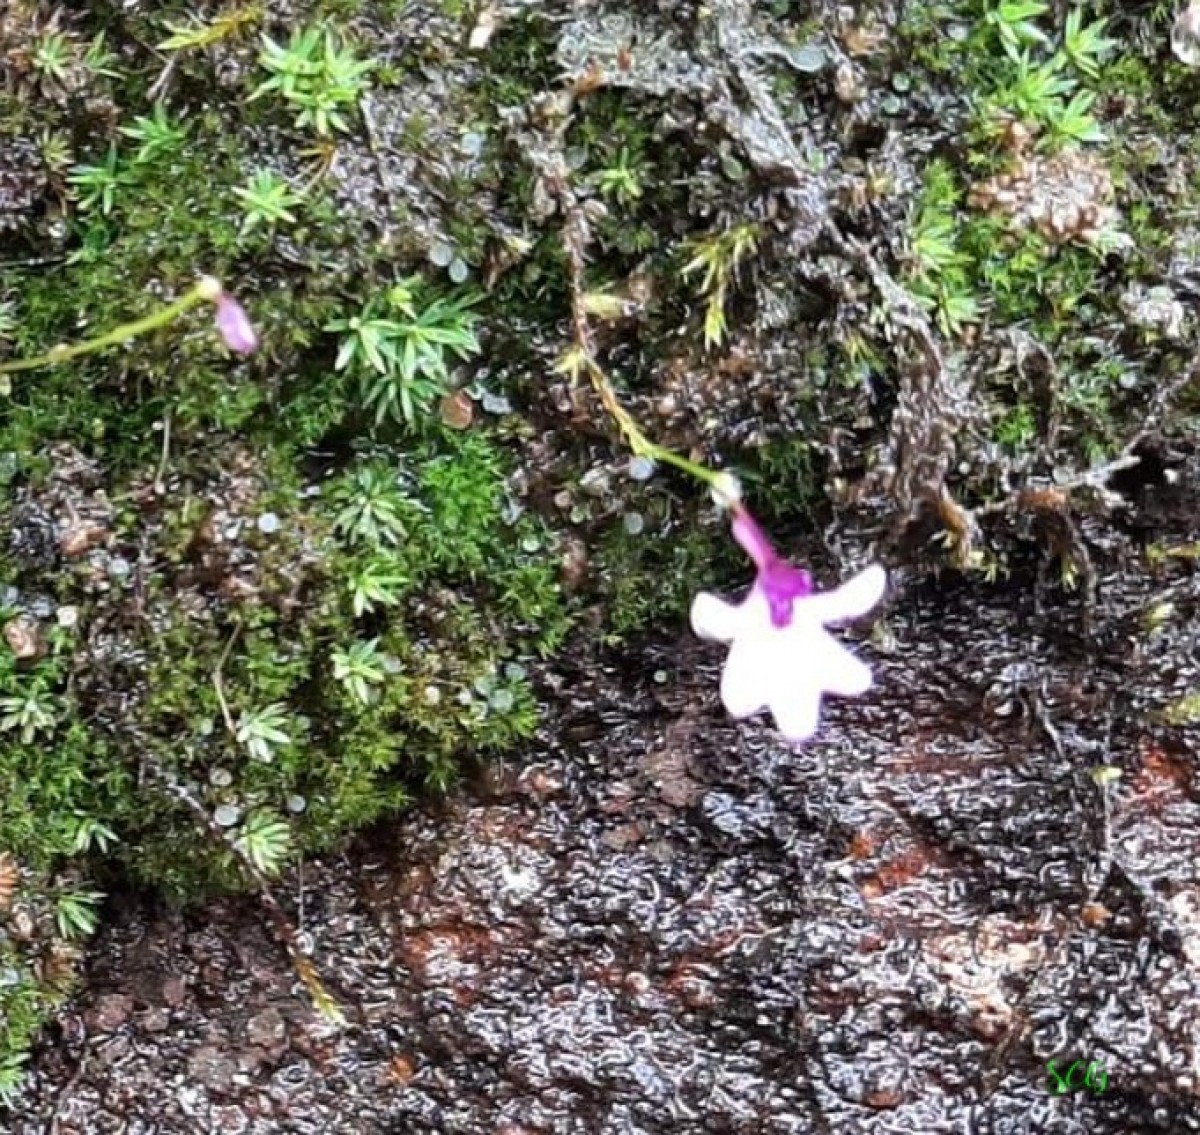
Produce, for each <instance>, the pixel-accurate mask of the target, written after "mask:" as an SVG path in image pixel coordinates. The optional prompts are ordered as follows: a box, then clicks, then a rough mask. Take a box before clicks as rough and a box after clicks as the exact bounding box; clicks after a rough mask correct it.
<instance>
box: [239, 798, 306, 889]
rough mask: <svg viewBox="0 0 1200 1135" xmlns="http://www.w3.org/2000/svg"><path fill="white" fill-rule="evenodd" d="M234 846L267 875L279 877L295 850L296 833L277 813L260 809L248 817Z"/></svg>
mask: <svg viewBox="0 0 1200 1135" xmlns="http://www.w3.org/2000/svg"><path fill="white" fill-rule="evenodd" d="M233 845H234V847H236V848H237V849H238V850H239V851H240V852H242V854H243V855H245V856H246V858H247V859H249V860H250V862H251V863H253V864H254V866H255V867H257V868H258V870H259V871H261V872H262V873H263V874H264V875H275V874H278V872H279V869H280V867H281V866H282V865H283V861H284V859H286V858H287V854H288V851H289V850H290V849H291V845H292V830H291V828H290V827H288V825H287V822H286V821H285V820H281V819H280V818H279V816H278V815H277V814H276V813H274V812H271V811H268V810H267V809H260V810H258V811H255V812H251V813H250V815H249V816H247V817H246V820H245V822H244V823H243V824H242V829H241V834H239V835H238V837H237V839H235V840H234V841H233Z"/></svg>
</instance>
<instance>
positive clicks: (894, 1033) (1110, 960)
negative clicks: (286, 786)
mask: <svg viewBox="0 0 1200 1135" xmlns="http://www.w3.org/2000/svg"><path fill="white" fill-rule="evenodd" d="M1143 503H1144V504H1145V505H1146V506H1147V507H1148V508H1150V509H1153V508H1155V507H1159V505H1158V504H1156V501H1155V499H1153V497H1147V499H1146V500H1145V501H1144V502H1143ZM1192 503H1194V501H1192V500H1191V498H1190V497H1189V496H1188V495H1187V494H1186V493H1184V494H1183V495H1182V496H1177V497H1176V498H1175V500H1174V505H1173V514H1174V515H1176V516H1180V517H1183V518H1184V519H1183V520H1182V521H1181V522H1180V523H1181V524H1183V525H1187V524H1189V523H1191V522H1190V521H1189V520H1188V519H1187V518H1188V517H1189V516H1194V510H1193V509H1192V508H1191V504H1192ZM1191 532H1192V536H1191V538H1192V539H1194V528H1193V529H1191ZM1178 534H1179V536H1180V537H1181V538H1182V537H1183V536H1184V535H1186V534H1187V533H1186V531H1185V528H1183V527H1181V528H1179V530H1178ZM1096 568H1097V572H1098V576H1099V580H1098V585H1097V596H1098V600H1099V606H1098V607H1097V608H1095V609H1091V610H1088V609H1087V608H1086V607H1085V603H1086V596H1085V595H1084V594H1082V593H1080V592H1077V593H1070V592H1065V591H1061V590H1057V589H1054V590H1050V591H1046V590H1044V589H1041V588H1039V587H1037V586H1035V585H1034V583H1033V582H1032V578H1033V576H1034V575H1035V574H1036V573H1035V572H1032V571H1031V572H1030V574H1029V577H1028V578H1026V579H1025V580H1024V581H1022V580H1021V579H1014V580H1013V581H1011V582H1009V583H1006V584H1004V585H996V586H991V587H989V586H987V585H985V584H980V583H978V582H971V583H967V582H963V581H961V580H958V579H957V578H952V577H945V578H943V579H942V580H941V581H940V582H909V581H906V580H905V579H904V578H903V576H897V577H896V578H895V580H894V583H895V587H894V590H893V594H892V597H891V602H890V607H889V609H888V610H887V612H886V613H885V614H884V616H883V617H882V619H881V621H880V622H879V624H878V625H877V627H876V629H875V632H874V634H873V636H872V638H871V639H870V640H869V641H867V642H864V643H863V644H862V647H861V649H862V651H863V653H864V655H865V656H868V657H870V658H871V659H872V661H873V663H874V664H875V665H876V667H877V673H878V677H879V682H878V688H877V689H876V690H875V691H874V692H873V693H872V694H871V695H869V696H868V697H867V698H866V699H865V700H863V701H862V702H857V703H835V704H834V705H832V706H831V707H830V710H829V713H828V716H827V720H826V724H825V727H824V730H823V733H822V735H821V737H820V739H819V740H818V742H817V743H815V744H813V745H811V746H809V747H807V748H802V749H799V750H796V751H792V750H790V749H788V748H787V747H785V746H781V745H780V744H779V743H778V742H777V741H776V740H775V739H774V738H773V736H772V735H771V734H770V733H769V732H768V731H767V730H766V729H764V728H763V727H761V726H759V725H758V724H752V725H750V726H739V725H737V724H735V723H731V722H730V721H728V720H727V719H726V718H725V717H724V716H723V714H722V711H721V709H720V707H719V705H718V704H717V700H716V696H715V688H716V683H715V677H716V667H717V665H718V664H719V661H720V660H719V657H718V656H715V655H714V654H713V653H712V652H711V651H709V650H708V649H707V648H701V647H697V646H695V645H693V644H691V643H690V642H688V641H686V640H680V641H659V642H652V643H648V644H644V645H643V646H642V647H641V648H640V649H637V650H631V651H629V652H627V653H625V654H623V655H622V656H621V657H619V658H612V657H608V658H600V657H595V658H581V659H580V661H579V670H578V672H572V671H570V670H569V669H567V668H564V667H563V666H562V665H561V664H559V665H558V667H557V668H556V669H554V670H552V671H551V672H548V673H546V674H544V675H543V681H544V691H545V696H546V698H547V703H548V709H547V713H546V718H545V719H546V726H545V731H544V735H543V737H542V739H541V743H540V744H539V745H538V746H537V747H536V748H534V749H533V750H531V752H530V754H529V761H528V763H527V764H524V765H521V766H518V765H516V764H513V765H505V766H500V767H497V768H493V769H491V770H488V771H487V772H486V773H485V774H484V775H483V776H482V777H481V778H479V780H478V781H477V782H476V783H475V784H474V785H472V786H471V787H470V788H465V789H463V790H461V791H459V792H458V793H456V794H455V795H454V796H453V797H452V798H451V799H449V800H448V801H447V802H445V803H444V804H443V805H441V806H437V807H429V808H427V809H425V810H423V811H419V812H417V813H414V814H413V815H411V816H409V817H407V818H405V819H403V820H401V821H400V822H398V823H397V824H396V825H394V826H393V827H391V828H389V829H388V830H387V831H381V832H378V833H377V834H376V837H375V839H374V840H373V842H371V843H370V844H368V845H364V846H362V847H360V848H358V849H357V850H356V851H355V852H354V853H353V854H352V855H349V856H347V857H345V858H342V859H331V860H328V861H325V862H322V863H317V864H314V865H310V866H308V867H306V868H305V869H304V871H303V872H302V873H299V874H296V875H294V876H292V877H291V878H290V880H289V885H288V887H287V888H286V890H285V889H284V888H282V887H281V893H282V894H283V895H284V897H285V901H290V903H291V905H292V907H293V909H294V911H295V913H296V917H297V920H298V922H299V923H300V924H301V926H302V930H303V933H304V934H305V935H306V937H307V941H308V942H309V943H310V944H311V946H312V948H313V951H314V953H315V956H316V957H317V958H318V959H319V962H320V964H321V967H322V970H323V972H324V974H325V975H326V976H327V978H328V979H329V983H330V985H331V987H332V988H334V989H335V990H336V991H337V993H338V996H339V997H340V998H341V1000H342V1002H343V1003H344V1004H345V1005H346V1007H347V1010H348V1012H349V1014H350V1017H351V1024H350V1026H349V1027H348V1028H346V1029H345V1030H343V1031H340V1032H339V1031H337V1030H335V1029H334V1028H333V1027H332V1026H330V1025H328V1024H325V1023H324V1022H322V1021H321V1020H320V1019H319V1018H317V1017H316V1016H315V1015H314V1013H313V1012H312V1010H311V1009H310V1008H309V1006H308V1005H307V1004H306V1002H305V1001H304V999H303V997H302V996H301V995H300V993H299V991H298V986H297V984H296V981H295V978H294V975H293V973H292V971H291V970H290V968H289V965H288V962H287V959H286V957H285V955H284V954H283V952H282V951H281V950H280V949H279V948H277V946H276V945H275V944H274V943H273V942H272V941H271V938H270V935H269V932H268V931H267V930H266V929H265V926H266V921H265V919H264V918H263V917H262V914H261V911H260V910H259V909H258V908H257V907H256V906H255V905H254V904H253V903H251V902H233V903H220V904H216V905H213V906H211V907H209V908H207V909H204V910H200V911H197V912H195V913H193V914H189V915H186V916H183V915H179V914H170V913H163V912H156V911H155V910H153V909H151V908H149V907H148V906H139V905H136V904H134V905H132V906H130V907H128V908H127V909H122V910H119V911H115V912H114V915H115V917H113V918H112V919H111V928H110V929H109V930H108V931H107V932H106V934H105V936H104V939H103V941H102V943H101V944H100V947H99V950H98V951H97V953H96V956H95V960H94V962H93V964H92V966H91V971H90V974H89V977H88V992H87V994H86V995H85V996H84V997H82V998H81V999H80V1001H79V1003H78V1004H77V1005H76V1006H74V1008H73V1009H72V1010H71V1011H70V1012H68V1013H67V1014H65V1015H63V1016H62V1017H61V1018H60V1021H59V1024H58V1026H57V1030H56V1031H57V1037H56V1038H55V1039H52V1040H50V1041H48V1042H47V1043H46V1045H45V1046H44V1048H43V1050H42V1052H41V1054H40V1056H39V1058H38V1060H37V1062H36V1068H35V1077H34V1083H33V1086H32V1089H31V1093H30V1094H29V1096H27V1098H26V1102H25V1103H24V1105H23V1107H22V1108H21V1109H20V1110H19V1111H18V1112H17V1113H16V1114H15V1115H14V1116H13V1118H12V1120H11V1125H10V1128H9V1130H11V1131H12V1132H13V1133H14V1135H33V1133H34V1132H42V1131H51V1130H52V1131H55V1132H58V1133H60V1135H68V1133H71V1132H89V1133H96V1135H101V1133H106V1132H118V1131H120V1132H134V1131H138V1132H149V1131H155V1132H180V1133H182V1132H193V1131H213V1132H216V1131H222V1132H224V1131H238V1132H248V1133H259V1132H261V1133H265V1132H277V1131H288V1132H304V1133H307V1132H314V1133H315V1132H345V1133H347V1135H350V1133H361V1132H379V1133H383V1132H398V1131H404V1132H414V1133H424V1132H428V1133H433V1132H439V1133H463V1135H483V1133H485V1132H486V1133H492V1132H506V1133H508V1135H515V1133H517V1132H556V1133H559V1132H562V1133H574V1132H578V1133H580V1135H583V1133H588V1135H598V1133H600V1135H609V1133H612V1135H616V1133H640V1132H645V1133H659V1132H662V1133H666V1132H696V1133H701V1132H705V1133H707V1132H714V1133H715V1132H770V1133H776V1132H779V1133H785V1132H786V1133H792V1132H797V1133H799V1132H810V1131H827V1132H828V1131H832V1132H869V1133H876V1132H877V1133H891V1132H922V1133H931V1132H958V1131H972V1132H982V1133H988V1135H991V1133H995V1135H1001V1133H1018V1132H1054V1133H1064V1135H1066V1133H1075V1132H1078V1133H1083V1132H1089V1133H1096V1132H1100V1133H1112V1135H1117V1133H1122V1135H1124V1133H1131V1132H1142V1131H1146V1132H1150V1131H1156V1132H1183V1131H1200V1099H1198V1098H1197V1097H1198V1095H1200V1046H1198V1039H1200V929H1198V928H1200V887H1198V886H1197V883H1196V878H1195V869H1194V863H1195V861H1196V856H1197V850H1198V848H1197V841H1198V840H1200V834H1198V833H1200V824H1198V823H1197V820H1198V819H1200V817H1198V816H1197V804H1196V800H1197V786H1196V765H1197V758H1198V756H1200V753H1198V751H1197V746H1196V743H1195V742H1196V737H1195V730H1194V727H1192V726H1190V725H1181V724H1178V723H1176V724H1172V723H1171V722H1172V721H1175V722H1177V721H1178V716H1177V715H1176V716H1175V717H1172V715H1171V714H1170V713H1167V712H1165V708H1166V707H1168V706H1169V705H1172V704H1174V701H1173V700H1172V699H1176V698H1177V696H1178V693H1179V691H1182V690H1184V689H1189V688H1194V683H1195V675H1196V670H1197V661H1198V659H1197V642H1198V641H1200V638H1198V632H1200V621H1198V617H1197V612H1198V611H1200V579H1198V577H1197V576H1196V574H1195V571H1194V568H1193V567H1192V566H1191V565H1190V563H1189V562H1187V561H1185V560H1180V561H1170V562H1169V563H1168V564H1167V566H1165V567H1163V566H1161V565H1160V566H1159V567H1158V568H1156V569H1155V570H1154V571H1147V572H1141V573H1137V574H1135V573H1131V572H1125V573H1116V572H1108V571H1106V570H1105V567H1104V565H1103V564H1097V565H1096ZM1164 603H1167V604H1169V605H1170V611H1169V612H1166V611H1165V609H1164V606H1163V604H1164ZM1076 1061H1078V1062H1080V1063H1079V1064H1078V1065H1075V1062H1076ZM1048 1065H1052V1066H1053V1071H1052V1070H1051V1069H1050V1068H1049V1067H1048ZM1073 1065H1074V1069H1072V1066H1073ZM1085 1076H1087V1078H1088V1083H1087V1084H1085V1083H1084V1079H1085ZM1068 1077H1069V1081H1068ZM1068 1083H1069V1086H1068Z"/></svg>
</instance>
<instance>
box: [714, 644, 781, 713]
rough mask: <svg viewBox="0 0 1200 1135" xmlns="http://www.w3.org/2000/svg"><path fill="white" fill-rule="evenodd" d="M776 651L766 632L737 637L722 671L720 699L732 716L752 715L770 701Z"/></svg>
mask: <svg viewBox="0 0 1200 1135" xmlns="http://www.w3.org/2000/svg"><path fill="white" fill-rule="evenodd" d="M774 654H775V651H774V650H773V648H772V644H771V642H770V639H769V638H768V637H767V636H766V635H763V634H751V635H743V636H742V637H741V638H738V639H735V640H734V643H733V645H732V646H731V647H730V648H729V657H728V658H727V659H726V660H725V669H724V670H723V671H722V672H721V701H723V702H724V703H725V708H726V709H727V710H728V711H729V713H730V714H731V715H732V716H733V717H749V716H750V715H751V714H752V713H757V712H758V711H759V710H760V709H762V708H763V707H764V706H765V705H766V704H767V696H768V694H769V693H770V689H771V682H772V674H773V671H774Z"/></svg>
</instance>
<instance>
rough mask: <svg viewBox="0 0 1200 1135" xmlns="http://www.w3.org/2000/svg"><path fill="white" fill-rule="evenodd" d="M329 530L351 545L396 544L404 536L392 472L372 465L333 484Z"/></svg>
mask: <svg viewBox="0 0 1200 1135" xmlns="http://www.w3.org/2000/svg"><path fill="white" fill-rule="evenodd" d="M331 496H332V500H333V503H334V504H336V505H337V506H338V511H337V515H336V516H335V517H334V521H333V526H334V528H335V529H336V530H337V532H338V534H339V535H341V536H344V537H345V538H346V539H347V541H349V542H350V543H351V544H373V545H378V544H399V543H400V541H401V540H403V539H404V537H405V536H406V535H407V534H408V532H407V529H406V527H405V524H404V519H403V517H402V516H401V509H402V508H403V506H404V503H405V498H404V495H403V494H402V493H401V491H400V487H399V485H398V484H397V483H396V471H395V469H393V468H391V467H390V466H388V465H385V464H381V463H379V462H375V463H372V464H369V465H363V466H361V467H359V468H358V469H355V470H354V472H353V473H352V474H350V475H349V476H348V477H346V478H344V479H342V480H341V481H340V482H339V483H338V484H336V485H335V486H334V488H333V491H332V494H331Z"/></svg>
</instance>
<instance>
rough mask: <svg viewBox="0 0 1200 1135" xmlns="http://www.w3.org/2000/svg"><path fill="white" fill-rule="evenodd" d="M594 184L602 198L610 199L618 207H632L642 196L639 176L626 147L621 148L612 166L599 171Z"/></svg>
mask: <svg viewBox="0 0 1200 1135" xmlns="http://www.w3.org/2000/svg"><path fill="white" fill-rule="evenodd" d="M596 184H597V186H598V187H599V189H600V193H601V194H602V195H603V196H605V197H611V198H612V199H613V200H614V201H616V202H617V204H618V205H625V206H627V205H632V204H633V203H634V202H635V201H637V200H638V199H639V198H640V197H641V196H642V181H641V175H640V173H639V172H638V169H637V167H636V165H634V164H633V163H632V162H631V161H630V158H629V150H628V148H627V147H625V146H622V147H621V152H620V153H619V154H618V155H617V161H616V163H615V164H614V165H611V166H607V167H606V168H605V169H602V170H600V172H599V173H598V174H597V175H596Z"/></svg>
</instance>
